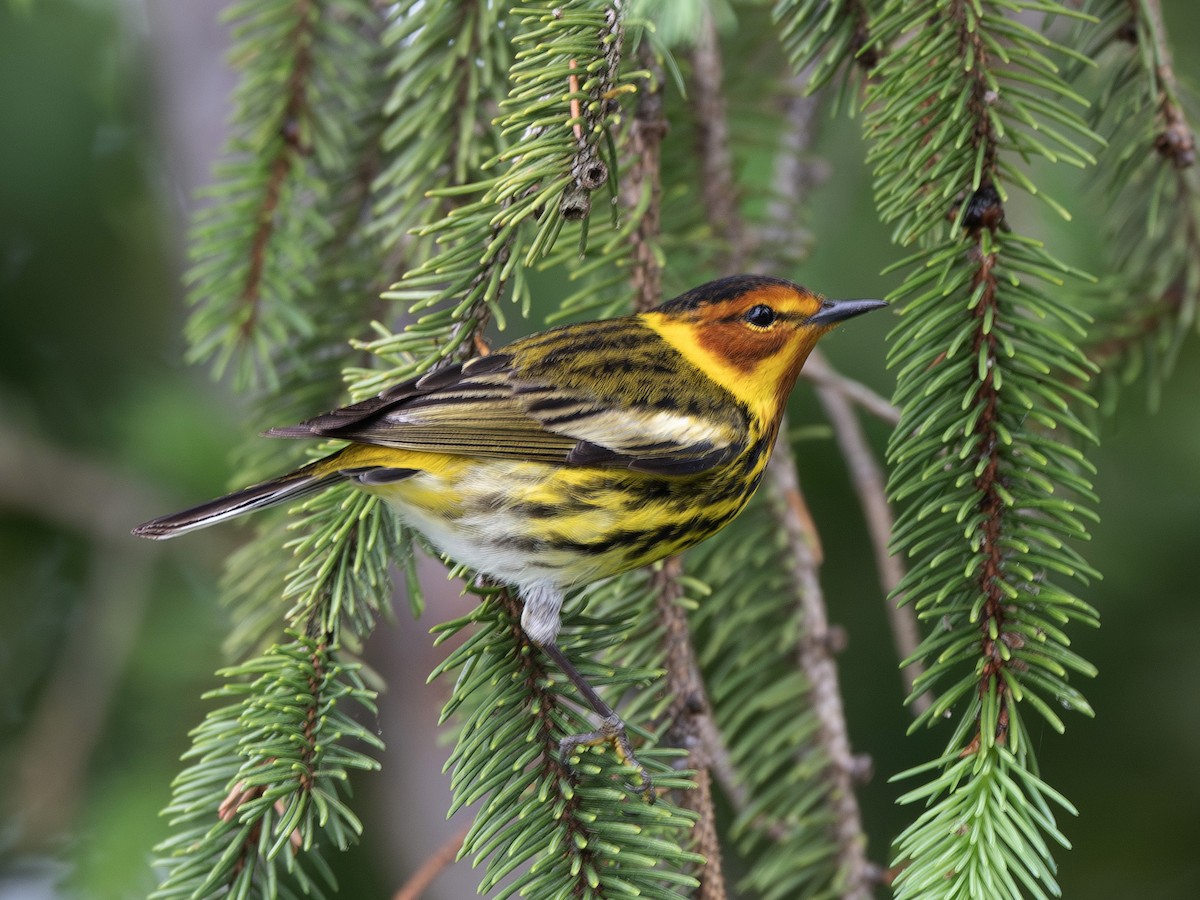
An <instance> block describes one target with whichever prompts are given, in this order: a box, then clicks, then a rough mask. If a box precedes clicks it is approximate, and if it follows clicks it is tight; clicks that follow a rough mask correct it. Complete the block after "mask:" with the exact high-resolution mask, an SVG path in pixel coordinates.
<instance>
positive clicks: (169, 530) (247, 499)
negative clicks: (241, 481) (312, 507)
mask: <svg viewBox="0 0 1200 900" xmlns="http://www.w3.org/2000/svg"><path fill="white" fill-rule="evenodd" d="M326 462H327V461H326V460H320V461H318V462H316V463H312V464H310V465H307V466H304V467H303V468H301V469H297V470H296V471H295V472H289V473H288V474H287V475H281V476H280V477H279V478H273V479H271V480H270V481H264V482H262V483H261V484H255V485H252V486H250V487H248V488H242V489H241V490H240V491H234V492H233V493H232V494H226V495H225V496H224V497H218V498H217V499H216V500H209V501H208V502H207V503H201V504H200V505H199V506H193V507H192V508H191V509H185V510H183V512H177V513H171V514H170V515H166V516H159V517H158V518H157V519H151V520H150V521H149V522H143V523H142V524H141V525H139V526H138V527H137V528H135V529H133V533H134V534H135V535H137V536H138V537H144V538H150V539H151V540H156V541H161V540H166V539H167V538H173V537H175V536H176V535H180V534H187V533H188V532H189V531H195V530H196V529H198V528H207V527H208V526H209V525H215V524H216V523H217V522H224V521H225V520H226V519H232V518H234V517H235V516H240V515H244V514H245V513H249V512H254V511H255V510H257V509H265V508H266V507H268V506H275V505H276V504H279V503H286V502H288V501H291V500H297V499H299V498H301V497H307V496H308V495H309V494H315V493H316V492H317V491H320V490H322V489H323V488H326V487H328V486H329V485H330V484H332V483H333V482H335V481H337V480H339V479H340V478H341V477H342V475H341V473H340V472H338V471H336V470H334V471H329V470H328V468H326V467H325V466H323V465H322V463H326Z"/></svg>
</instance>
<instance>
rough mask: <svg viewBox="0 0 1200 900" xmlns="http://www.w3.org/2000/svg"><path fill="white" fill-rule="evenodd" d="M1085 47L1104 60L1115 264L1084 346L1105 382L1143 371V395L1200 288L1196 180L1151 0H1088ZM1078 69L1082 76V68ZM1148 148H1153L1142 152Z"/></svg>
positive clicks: (1110, 392)
mask: <svg viewBox="0 0 1200 900" xmlns="http://www.w3.org/2000/svg"><path fill="white" fill-rule="evenodd" d="M1088 8H1089V11H1090V12H1092V13H1093V14H1094V15H1095V16H1096V17H1097V18H1098V19H1099V20H1100V23H1101V24H1100V27H1099V28H1097V29H1094V30H1093V32H1092V33H1090V34H1089V37H1091V40H1090V43H1089V44H1088V46H1087V50H1088V53H1089V56H1094V57H1096V58H1097V59H1098V60H1099V61H1100V63H1101V65H1102V66H1103V67H1104V78H1105V85H1106V87H1105V91H1104V96H1103V97H1102V98H1101V102H1100V103H1098V104H1097V110H1098V111H1099V113H1098V115H1097V127H1098V128H1099V129H1100V130H1101V131H1103V132H1104V133H1105V134H1106V136H1107V138H1108V140H1109V145H1110V148H1109V150H1108V157H1109V158H1111V159H1112V160H1113V163H1112V165H1111V167H1110V170H1111V172H1112V177H1111V180H1110V184H1109V186H1108V189H1109V193H1110V196H1111V198H1112V203H1113V206H1114V207H1115V208H1116V209H1117V210H1118V211H1119V213H1120V214H1119V215H1118V216H1116V217H1115V218H1116V219H1117V221H1118V222H1122V223H1123V224H1122V225H1121V226H1120V227H1117V228H1115V229H1114V231H1113V234H1112V235H1111V238H1110V240H1111V243H1112V246H1113V252H1114V255H1115V257H1116V259H1115V263H1114V266H1113V270H1114V271H1115V272H1118V273H1120V274H1119V276H1118V277H1116V278H1114V279H1113V282H1112V284H1111V286H1107V287H1108V289H1107V290H1106V291H1105V298H1104V299H1105V302H1104V303H1103V304H1102V309H1101V314H1100V316H1099V317H1098V318H1099V327H1098V328H1097V329H1096V337H1095V338H1094V339H1093V340H1092V341H1091V346H1090V348H1089V355H1090V357H1091V358H1092V360H1093V361H1095V362H1096V363H1097V364H1098V365H1099V366H1100V367H1101V369H1102V370H1104V372H1105V373H1106V375H1109V376H1110V377H1106V378H1105V379H1104V380H1103V381H1102V382H1101V385H1102V386H1103V387H1105V388H1106V389H1107V398H1106V399H1107V403H1106V405H1107V406H1109V407H1110V408H1111V406H1112V405H1113V403H1114V402H1115V398H1116V391H1115V390H1114V388H1115V387H1116V386H1117V385H1118V384H1122V383H1123V384H1128V383H1130V382H1133V381H1135V380H1137V379H1139V378H1141V377H1143V376H1144V377H1145V381H1146V384H1147V388H1148V390H1149V394H1150V398H1151V400H1152V401H1153V400H1154V398H1155V397H1156V396H1157V392H1158V390H1159V387H1160V384H1161V382H1162V381H1163V379H1165V378H1166V377H1167V376H1168V375H1169V374H1170V371H1171V369H1172V368H1173V366H1174V362H1175V359H1176V358H1177V356H1178V353H1179V350H1180V347H1181V345H1182V342H1183V339H1184V337H1185V336H1186V335H1187V334H1188V333H1189V331H1190V328H1191V326H1192V324H1193V323H1194V322H1195V320H1196V305H1197V300H1198V297H1200V262H1198V260H1200V182H1198V180H1197V179H1198V178H1200V175H1197V172H1196V167H1195V157H1196V153H1195V146H1196V140H1195V134H1194V131H1193V129H1192V127H1191V125H1190V124H1189V122H1188V120H1187V117H1186V114H1185V105H1186V100H1187V99H1188V98H1187V97H1186V96H1185V94H1184V92H1183V90H1182V88H1181V87H1180V85H1179V83H1178V79H1177V77H1176V75H1175V69H1174V64H1173V62H1172V59H1171V53H1170V49H1169V42H1168V39H1167V33H1166V27H1165V24H1164V22H1163V18H1162V10H1161V8H1160V5H1159V3H1158V2H1157V0H1121V2H1118V0H1095V2H1093V3H1091V4H1090V5H1089V7H1088ZM1079 77H1083V75H1082V73H1081V75H1080V76H1079ZM1152 151H1153V152H1152Z"/></svg>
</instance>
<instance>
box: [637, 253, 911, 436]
mask: <svg viewBox="0 0 1200 900" xmlns="http://www.w3.org/2000/svg"><path fill="white" fill-rule="evenodd" d="M884 306H887V304H886V303H885V302H884V301H882V300H827V299H826V298H824V297H822V296H821V295H819V294H814V293H813V292H812V291H809V290H808V289H806V288H803V287H800V286H799V285H797V284H792V283H791V282H790V281H784V280H783V279H780V278H768V277H765V276H759V275H735V276H733V277H731V278H723V279H720V280H719V281H711V282H709V283H708V284H703V285H700V286H699V287H697V288H693V289H692V290H690V291H688V292H687V293H686V294H681V295H680V296H678V297H676V298H675V299H674V300H669V301H667V302H666V303H664V304H662V305H661V306H659V307H658V308H657V309H654V310H651V311H650V312H647V313H643V317H644V318H645V320H646V322H647V324H649V325H650V326H651V327H652V328H654V329H655V330H656V331H658V332H659V333H660V334H661V335H662V336H663V337H664V338H666V340H667V341H668V342H669V343H671V344H672V345H673V346H674V347H675V349H677V350H678V351H679V352H681V353H682V354H683V355H684V356H685V357H686V358H687V359H688V360H689V361H690V362H691V363H692V364H693V365H695V366H697V367H698V368H700V369H701V370H702V371H703V372H705V373H706V374H707V375H708V376H709V377H710V378H712V379H714V380H715V381H717V382H718V383H720V384H721V385H722V387H724V388H726V389H727V390H728V391H730V392H731V393H732V394H733V395H734V396H735V397H737V398H738V399H740V400H742V401H743V402H745V403H747V405H749V406H750V408H751V409H752V410H754V411H755V413H756V414H758V415H759V416H761V417H763V418H765V419H773V418H774V417H776V416H778V415H779V414H780V412H781V411H782V410H783V407H784V404H785V403H786V401H787V397H788V394H790V393H791V391H792V388H793V387H794V386H795V384H796V378H797V376H798V375H799V374H800V369H801V367H802V366H803V365H804V361H805V360H806V359H808V355H809V353H811V352H812V349H813V348H814V347H815V346H816V345H817V341H818V340H819V339H820V338H821V336H822V335H824V334H825V333H826V332H828V331H829V330H830V329H832V328H833V327H834V326H836V325H837V324H838V323H840V322H844V321H845V320H846V319H849V318H852V317H854V316H858V315H861V314H863V313H865V312H870V311H871V310H873V309H879V308H881V307H884Z"/></svg>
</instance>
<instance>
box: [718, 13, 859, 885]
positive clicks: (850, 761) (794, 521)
mask: <svg viewBox="0 0 1200 900" xmlns="http://www.w3.org/2000/svg"><path fill="white" fill-rule="evenodd" d="M695 55H696V68H697V70H698V72H697V78H696V85H695V104H696V109H697V111H698V115H699V116H700V117H701V118H702V119H704V120H705V124H704V126H703V128H702V137H701V150H702V152H703V154H704V159H703V162H702V168H703V171H704V173H705V177H704V182H705V188H704V191H703V200H704V204H705V207H706V212H707V217H708V220H709V221H710V222H712V223H714V226H715V227H716V228H717V229H718V232H719V233H720V236H721V237H722V238H723V240H724V242H725V244H726V246H727V247H728V248H729V250H728V255H727V258H726V260H725V264H726V266H727V267H728V268H727V269H726V271H727V272H728V271H740V270H741V269H742V268H744V266H745V265H746V260H747V256H748V253H747V250H748V248H747V246H746V240H745V228H744V226H743V224H742V222H743V220H742V217H741V213H740V211H739V210H738V206H737V194H736V187H735V185H734V180H733V169H732V154H731V153H730V150H729V147H728V145H727V144H726V143H723V141H727V140H728V129H727V127H726V124H725V115H724V113H725V109H724V103H723V101H722V99H721V95H720V88H721V84H720V73H721V59H720V51H719V47H718V44H717V33H716V26H715V23H714V22H713V20H712V18H711V15H707V14H706V15H705V16H704V17H703V20H702V24H701V38H700V40H699V41H698V42H697V47H696V51H695ZM701 71H702V72H703V73H704V74H703V75H701V74H700V72H701ZM713 116H717V117H719V119H720V121H719V123H714V122H712V121H708V120H709V118H710V117H713ZM781 430H782V431H783V433H785V434H786V424H785V425H783V426H782V427H781ZM767 481H768V484H769V488H770V494H771V496H772V501H773V502H772V504H771V505H772V509H773V511H774V514H775V516H776V518H777V520H778V521H779V524H780V525H781V527H782V528H783V530H784V532H785V534H786V535H787V546H788V554H787V555H786V557H785V558H784V564H785V565H786V566H787V567H788V571H789V580H790V582H791V584H792V585H793V586H794V588H795V591H796V594H797V598H798V600H799V602H800V604H801V610H802V612H801V615H802V619H803V622H802V626H801V629H800V633H801V635H802V639H801V640H800V642H799V646H798V648H797V662H798V664H799V666H800V669H801V671H802V672H803V673H804V675H805V677H806V679H807V681H808V684H809V692H808V702H809V704H810V705H811V707H812V709H813V711H814V713H815V715H816V716H817V718H818V720H819V722H820V726H819V729H818V731H819V735H818V740H819V742H820V745H821V748H822V750H823V752H824V753H825V756H826V759H828V760H829V764H830V765H829V779H830V781H831V783H832V790H830V791H829V793H828V802H829V804H830V808H831V811H832V813H833V817H834V822H833V826H832V830H833V835H834V841H835V843H836V846H837V854H838V872H839V876H838V878H839V883H840V884H841V885H842V889H843V894H842V896H843V897H844V898H849V900H866V898H868V897H869V896H870V889H869V881H870V870H871V867H870V866H869V864H868V862H867V858H866V837H865V833H864V831H863V825H862V817H861V815H860V814H859V809H858V800H857V798H856V797H855V794H854V780H855V778H856V777H864V778H865V776H866V774H867V772H868V770H869V763H868V764H864V763H863V762H862V761H861V760H857V759H855V758H854V757H853V756H852V754H851V752H850V741H849V736H848V732H847V728H846V719H845V713H844V710H843V708H842V700H841V692H840V688H839V686H838V678H837V668H836V666H835V665H834V662H833V658H832V655H831V650H830V646H831V645H830V640H829V637H830V629H829V626H828V620H827V618H826V615H825V608H824V602H825V601H824V594H823V593H822V591H821V587H820V582H819V580H818V578H817V568H818V566H819V560H818V558H817V556H816V555H815V554H814V548H815V547H818V546H819V539H818V538H817V534H816V530H815V528H813V527H812V523H811V519H808V521H807V522H806V521H805V520H806V519H807V518H808V516H807V508H806V506H805V504H804V500H803V496H802V495H801V493H800V487H799V479H798V476H797V474H796V463H795V459H794V458H793V456H792V452H791V448H790V447H789V446H788V442H787V441H786V440H780V441H777V442H776V445H775V449H774V452H773V454H772V456H771V461H770V463H769V464H768V466H767Z"/></svg>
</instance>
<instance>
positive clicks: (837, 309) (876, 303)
mask: <svg viewBox="0 0 1200 900" xmlns="http://www.w3.org/2000/svg"><path fill="white" fill-rule="evenodd" d="M885 306H887V304H886V303H885V302H884V301H882V300H825V301H823V302H822V303H821V310H820V312H818V313H817V314H816V315H815V316H813V317H812V318H811V319H809V320H808V324H809V325H825V326H830V325H836V324H837V323H838V322H844V321H845V320H846V319H852V318H854V317H855V316H861V315H862V314H863V313H867V312H870V311H871V310H873V309H882V308H883V307H885Z"/></svg>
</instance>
